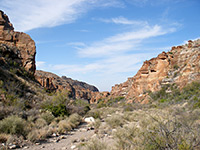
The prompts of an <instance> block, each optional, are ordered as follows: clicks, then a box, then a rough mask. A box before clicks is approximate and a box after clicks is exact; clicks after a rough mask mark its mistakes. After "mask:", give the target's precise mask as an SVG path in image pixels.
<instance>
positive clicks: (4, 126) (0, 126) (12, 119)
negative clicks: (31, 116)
mask: <svg viewBox="0 0 200 150" xmlns="http://www.w3.org/2000/svg"><path fill="white" fill-rule="evenodd" d="M0 132H1V133H6V134H16V135H23V136H25V135H26V134H27V130H26V121H25V120H23V119H22V118H19V117H18V116H9V117H7V118H5V119H3V120H1V121H0Z"/></svg>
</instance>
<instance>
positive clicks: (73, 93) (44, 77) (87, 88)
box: [35, 70, 98, 100]
mask: <svg viewBox="0 0 200 150" xmlns="http://www.w3.org/2000/svg"><path fill="white" fill-rule="evenodd" d="M35 77H36V79H37V80H38V81H39V83H40V84H41V85H42V86H43V87H45V88H46V89H47V90H49V91H50V92H53V91H59V90H67V91H68V92H69V93H70V97H72V98H76V99H87V100H90V99H91V97H92V95H94V93H95V92H98V89H97V88H96V87H95V86H92V85H89V84H87V83H85V82H80V81H77V80H72V79H71V78H67V77H66V76H62V77H59V76H57V75H55V74H53V73H50V72H44V71H41V70H37V71H36V73H35Z"/></svg>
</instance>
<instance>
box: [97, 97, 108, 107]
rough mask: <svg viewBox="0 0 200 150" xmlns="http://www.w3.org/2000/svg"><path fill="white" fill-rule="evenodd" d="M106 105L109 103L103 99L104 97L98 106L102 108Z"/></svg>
mask: <svg viewBox="0 0 200 150" xmlns="http://www.w3.org/2000/svg"><path fill="white" fill-rule="evenodd" d="M106 106H107V104H106V102H105V101H104V100H102V99H99V100H98V103H97V108H102V107H106Z"/></svg>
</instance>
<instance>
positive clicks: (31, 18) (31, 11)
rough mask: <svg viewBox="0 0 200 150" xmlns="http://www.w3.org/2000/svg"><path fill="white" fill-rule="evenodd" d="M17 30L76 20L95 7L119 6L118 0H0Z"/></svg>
mask: <svg viewBox="0 0 200 150" xmlns="http://www.w3.org/2000/svg"><path fill="white" fill-rule="evenodd" d="M0 3H1V5H0V9H2V10H4V11H5V13H6V14H8V15H9V17H10V20H11V22H12V23H13V24H14V27H15V29H16V30H19V31H28V30H31V29H35V28H40V27H54V26H58V25H61V24H67V23H72V22H74V21H75V20H76V19H77V18H78V17H80V16H81V15H82V14H84V13H85V12H87V11H88V10H90V9H92V8H94V7H97V6H99V7H111V6H112V7H113V6H114V7H115V6H116V7H119V6H121V5H120V4H121V3H120V2H118V0H107V1H106V0H59V1H55V0H14V1H13V0H0Z"/></svg>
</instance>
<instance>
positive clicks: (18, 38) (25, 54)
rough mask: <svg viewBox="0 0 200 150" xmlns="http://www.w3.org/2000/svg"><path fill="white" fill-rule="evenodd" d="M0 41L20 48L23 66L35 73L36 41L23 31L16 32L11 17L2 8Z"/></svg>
mask: <svg viewBox="0 0 200 150" xmlns="http://www.w3.org/2000/svg"><path fill="white" fill-rule="evenodd" d="M0 43H1V44H6V45H7V46H9V47H14V49H18V50H19V51H18V55H19V58H20V59H21V63H22V66H23V67H24V68H25V69H26V70H27V71H28V72H29V73H32V74H34V73H35V69H36V66H35V55H36V47H35V42H34V41H33V40H32V39H31V37H30V36H29V35H27V34H25V33H22V32H15V31H14V28H13V25H12V24H11V23H10V21H9V18H8V16H7V15H6V14H4V12H3V11H1V10H0Z"/></svg>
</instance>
